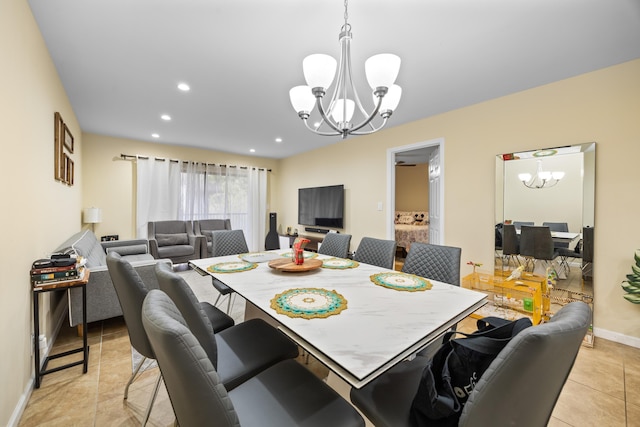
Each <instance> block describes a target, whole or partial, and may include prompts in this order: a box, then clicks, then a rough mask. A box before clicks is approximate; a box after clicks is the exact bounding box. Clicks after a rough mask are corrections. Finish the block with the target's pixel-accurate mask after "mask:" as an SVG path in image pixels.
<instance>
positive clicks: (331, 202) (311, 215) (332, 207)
mask: <svg viewBox="0 0 640 427" xmlns="http://www.w3.org/2000/svg"><path fill="white" fill-rule="evenodd" d="M298 224H300V225H311V226H317V227H329V228H344V185H331V186H326V187H311V188H300V189H298Z"/></svg>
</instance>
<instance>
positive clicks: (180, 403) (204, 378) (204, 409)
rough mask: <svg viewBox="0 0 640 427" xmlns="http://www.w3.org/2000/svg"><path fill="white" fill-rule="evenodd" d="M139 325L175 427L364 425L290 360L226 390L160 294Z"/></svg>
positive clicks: (154, 294) (145, 307) (148, 301)
mask: <svg viewBox="0 0 640 427" xmlns="http://www.w3.org/2000/svg"><path fill="white" fill-rule="evenodd" d="M142 322H143V323H144V327H145V330H146V331H147V334H148V336H149V340H150V342H151V345H152V346H153V349H154V351H155V353H156V355H157V360H158V366H159V367H160V371H161V372H162V374H163V376H164V379H165V384H166V386H167V392H168V394H169V399H170V400H171V405H172V407H173V411H174V413H175V416H176V423H177V424H178V425H181V426H205V425H216V426H220V427H238V426H240V425H242V426H261V427H270V426H274V427H275V426H277V427H294V426H295V427H297V426H304V427H325V426H332V427H361V426H364V420H363V419H362V417H361V416H360V415H359V414H358V412H357V411H356V410H355V409H354V408H353V407H352V406H351V405H350V404H349V403H348V402H347V401H345V400H344V399H343V398H342V397H340V395H339V394H338V393H336V392H335V391H334V390H332V389H331V388H330V387H329V386H328V385H327V384H325V383H324V382H323V381H322V380H320V379H319V378H317V377H316V376H315V375H314V374H312V373H311V372H309V371H308V370H307V369H306V368H304V367H303V366H302V365H300V364H299V363H297V362H296V361H294V360H287V361H283V362H280V363H278V364H276V365H274V366H272V367H270V368H269V369H267V370H265V371H263V372H261V373H259V374H258V375H256V376H255V377H253V378H251V379H249V380H247V381H246V382H244V383H243V384H241V385H239V386H238V387H236V388H235V389H233V390H231V391H228V390H227V389H226V388H225V386H224V384H223V383H222V382H221V380H220V376H219V375H218V372H217V371H216V369H215V367H214V365H213V364H212V363H211V360H210V359H209V357H207V354H206V352H205V350H204V349H203V348H202V346H201V344H200V342H199V341H198V339H197V338H196V337H195V336H194V334H193V333H192V332H191V331H190V330H189V328H188V326H187V323H186V321H185V319H184V318H183V317H182V315H181V313H180V311H179V310H178V308H177V307H176V306H175V304H174V303H173V301H172V300H171V298H169V297H168V296H167V295H166V294H165V293H163V292H162V291H160V290H154V291H153V292H150V293H149V295H148V296H147V298H146V299H145V301H144V305H143V309H142Z"/></svg>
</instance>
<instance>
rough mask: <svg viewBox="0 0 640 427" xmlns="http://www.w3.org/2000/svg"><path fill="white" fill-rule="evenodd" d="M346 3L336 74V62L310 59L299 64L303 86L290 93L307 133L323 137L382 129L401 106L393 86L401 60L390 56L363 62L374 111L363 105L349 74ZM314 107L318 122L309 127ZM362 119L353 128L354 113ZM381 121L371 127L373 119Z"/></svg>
mask: <svg viewBox="0 0 640 427" xmlns="http://www.w3.org/2000/svg"><path fill="white" fill-rule="evenodd" d="M347 3H348V2H347V0H345V2H344V25H343V26H342V28H341V29H340V36H339V40H340V63H339V66H338V72H337V73H336V65H337V62H336V60H335V59H334V58H333V57H331V56H329V55H325V54H313V55H309V56H307V57H306V58H304V60H303V61H302V68H303V72H304V78H305V80H306V82H307V85H306V86H296V87H294V88H292V89H291V90H290V91H289V97H290V98H291V104H292V105H293V109H294V110H295V111H296V112H297V113H298V116H299V117H300V118H301V119H302V121H303V122H304V124H305V126H306V127H307V129H309V130H310V131H312V132H314V133H316V134H318V135H323V136H337V135H342V138H346V137H347V136H349V135H368V134H371V133H374V132H377V131H378V130H380V129H382V128H383V127H384V126H385V125H386V123H387V119H389V117H390V116H391V114H392V113H393V111H394V110H395V109H396V107H397V106H398V103H399V102H400V96H401V95H402V89H401V88H400V86H398V85H396V84H394V82H395V80H396V77H398V71H399V70H400V58H399V57H398V56H396V55H393V54H390V53H383V54H378V55H374V56H372V57H371V58H369V59H367V60H366V61H365V65H364V66H365V73H366V76H367V81H368V83H369V86H371V89H372V90H373V92H372V99H373V104H374V106H375V108H374V109H373V111H372V112H371V113H367V110H366V109H365V108H364V106H363V105H362V102H361V101H360V98H359V97H358V93H357V91H356V88H355V86H354V85H353V80H352V73H351V25H349V23H348V22H347V21H348V18H349V15H348V13H347ZM334 78H335V79H336V85H335V87H334V90H333V94H332V95H331V97H330V100H329V102H328V108H325V106H324V105H323V100H324V97H325V94H326V91H327V89H328V88H329V87H330V86H331V84H332V83H333V80H334ZM314 106H317V108H318V112H319V113H320V117H321V120H320V121H319V122H317V123H315V124H314V125H313V126H310V125H309V122H308V120H309V116H310V114H311V112H312V111H313V108H314ZM356 107H357V111H358V114H357V116H362V119H361V121H360V122H359V123H357V124H354V122H353V119H354V113H355V112H356ZM377 114H379V115H380V117H381V120H379V121H378V123H377V124H374V119H375V118H376V115H377Z"/></svg>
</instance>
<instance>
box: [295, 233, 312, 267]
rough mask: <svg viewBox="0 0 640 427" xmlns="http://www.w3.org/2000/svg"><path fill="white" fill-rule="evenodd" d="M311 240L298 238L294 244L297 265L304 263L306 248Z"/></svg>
mask: <svg viewBox="0 0 640 427" xmlns="http://www.w3.org/2000/svg"><path fill="white" fill-rule="evenodd" d="M310 241H311V240H309V239H305V238H304V237H297V238H296V240H295V241H294V242H293V262H295V263H296V264H297V265H301V264H303V263H304V247H305V246H307V243H309V242H310Z"/></svg>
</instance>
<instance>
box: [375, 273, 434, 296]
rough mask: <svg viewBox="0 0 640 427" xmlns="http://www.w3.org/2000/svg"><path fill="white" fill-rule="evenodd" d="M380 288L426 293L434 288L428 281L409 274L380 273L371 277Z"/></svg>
mask: <svg viewBox="0 0 640 427" xmlns="http://www.w3.org/2000/svg"><path fill="white" fill-rule="evenodd" d="M370 279H371V281H372V282H373V283H375V284H376V285H378V286H383V287H385V288H389V289H394V290H396V291H409V292H417V291H426V290H429V289H431V288H432V285H431V282H429V281H428V280H427V279H425V278H423V277H420V276H416V275H414V274H407V273H378V274H374V275H372V276H371V277H370Z"/></svg>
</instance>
